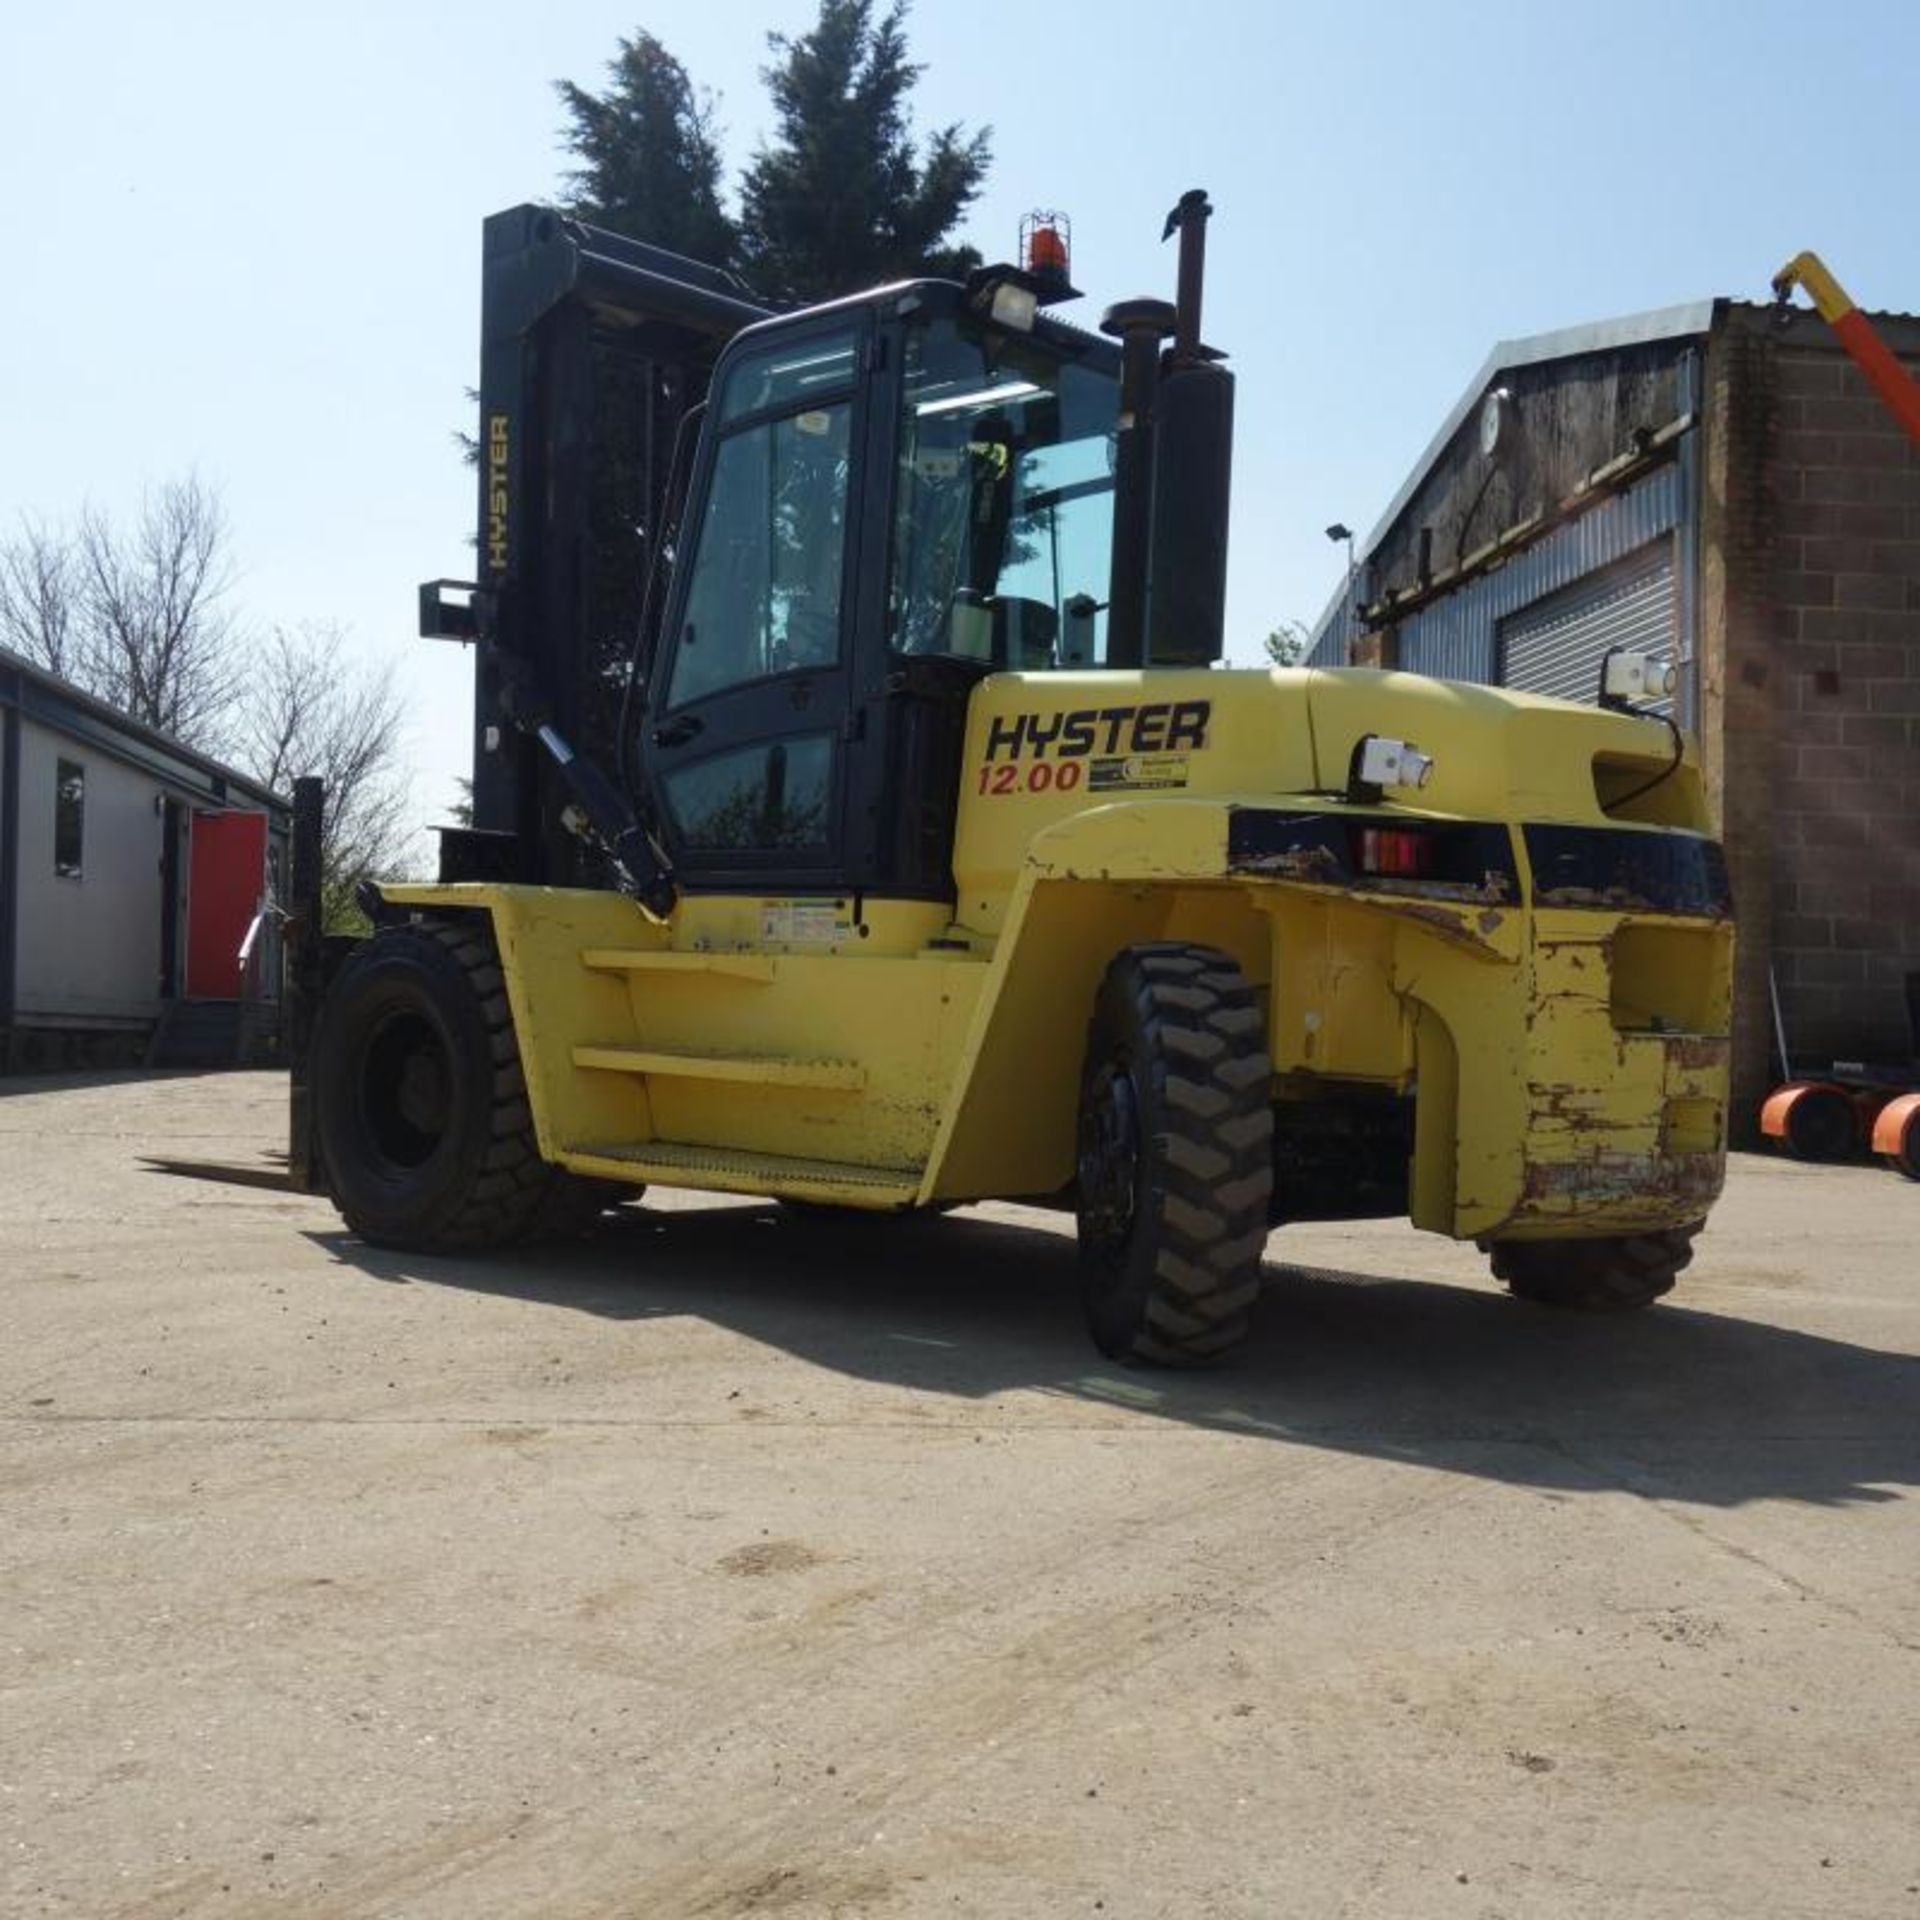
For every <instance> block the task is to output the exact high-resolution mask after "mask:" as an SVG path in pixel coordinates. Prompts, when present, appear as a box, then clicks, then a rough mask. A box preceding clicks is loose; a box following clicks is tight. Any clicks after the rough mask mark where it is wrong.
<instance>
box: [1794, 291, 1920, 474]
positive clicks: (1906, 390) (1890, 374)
mask: <svg viewBox="0 0 1920 1920" xmlns="http://www.w3.org/2000/svg"><path fill="white" fill-rule="evenodd" d="M1796 286H1801V287H1805V288H1806V290H1807V297H1808V298H1809V299H1810V300H1811V301H1812V302H1813V304H1814V308H1815V310H1816V311H1817V312H1818V313H1819V315H1820V318H1821V319H1822V320H1824V321H1825V322H1826V323H1827V325H1828V326H1830V327H1831V328H1832V329H1833V330H1834V332H1835V334H1837V335H1838V336H1839V340H1840V344H1841V345H1842V346H1843V347H1845V348H1846V350H1847V352H1848V353H1849V354H1850V355H1851V356H1852V359H1853V363H1854V365H1855V366H1857V367H1858V368H1859V369H1860V371H1861V372H1862V373H1864V374H1865V375H1866V376H1867V378H1868V380H1869V381H1871V382H1872V384H1873V390H1874V392H1875V393H1877V394H1878V395H1879V396H1880V398H1881V400H1882V401H1883V402H1884V403H1885V405H1886V408H1887V411H1888V412H1889V413H1891V414H1892V415H1893V417H1894V418H1895V419H1896V420H1898V421H1899V422H1900V424H1901V425H1902V426H1903V427H1905V428H1906V430H1907V432H1908V433H1909V434H1911V435H1912V436H1913V439H1914V441H1915V442H1916V443H1917V444H1920V385H1916V384H1915V383H1914V379H1913V376H1912V375H1911V374H1910V373H1908V371H1907V370H1906V368H1905V367H1903V366H1902V365H1901V364H1900V362H1899V361H1898V360H1896V359H1895V358H1894V355H1893V349H1892V348H1891V347H1889V346H1888V345H1887V343H1886V342H1885V341H1884V340H1882V339H1881V338H1880V336H1879V335H1878V334H1877V333H1875V332H1874V330H1873V327H1872V325H1871V323H1870V322H1869V321H1868V319H1867V316H1866V315H1865V314H1864V313H1862V312H1861V311H1860V309H1859V308H1858V307H1856V306H1855V305H1854V304H1853V302H1852V301H1851V300H1850V299H1848V298H1847V291H1846V289H1845V288H1844V287H1843V286H1841V284H1840V282H1839V281H1838V280H1836V279H1835V278H1834V277H1833V275H1832V274H1830V273H1829V272H1828V271H1827V268H1826V263H1825V262H1824V261H1823V260H1822V259H1821V258H1820V256H1819V255H1818V254H1817V253H1796V254H1795V255H1794V256H1793V258H1792V259H1791V260H1789V261H1788V262H1787V264H1786V265H1785V266H1784V267H1782V268H1781V269H1780V271H1779V272H1778V273H1776V274H1775V275H1774V276H1773V292H1774V297H1775V299H1777V300H1780V301H1782V302H1784V301H1785V300H1786V298H1787V296H1788V295H1789V294H1790V293H1792V291H1793V290H1794V288H1795V287H1796Z"/></svg>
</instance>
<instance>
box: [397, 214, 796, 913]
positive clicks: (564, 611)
mask: <svg viewBox="0 0 1920 1920" xmlns="http://www.w3.org/2000/svg"><path fill="white" fill-rule="evenodd" d="M480 314H481V319H480V394H479V400H480V410H479V420H480V430H479V437H478V469H479V476H478V477H479V490H478V491H479V498H478V526H477V531H476V541H475V545H476V550H477V556H478V571H479V578H478V579H477V580H476V581H472V582H464V581H450V580H435V581H429V582H428V583H426V584H425V585H424V586H422V587H421V589H420V631H421V633H422V634H423V635H424V636H426V637H428V638H430V639H456V640H464V641H471V642H472V643H473V647H474V704H473V786H472V799H473V812H472V823H471V826H470V827H465V828H462V827H448V828H443V829H442V837H441V855H440V877H441V878H442V879H443V880H505V881H518V882H522V883H526V884H532V885H546V886H564V885H569V884H575V885H577V884H583V883H584V884H593V883H594V882H595V880H597V879H601V878H602V876H600V875H598V874H596V873H594V872H593V871H592V869H591V864H590V863H591V860H592V855H591V854H590V852H589V850H588V848H587V845H586V844H585V842H583V841H582V839H581V838H580V837H579V836H577V835H575V834H573V833H571V832H569V831H568V829H567V826H566V824H565V823H564V820H563V816H564V815H565V813H566V811H567V809H568V806H569V803H570V801H571V800H573V799H575V798H576V797H577V786H578V778H579V776H578V773H577V772H576V773H574V775H573V778H572V780H571V782H570V779H569V761H570V759H571V756H572V752H573V750H575V749H577V750H578V752H579V754H580V755H581V756H583V760H584V764H585V765H586V766H587V767H588V768H591V767H592V766H593V765H596V764H597V765H598V766H602V767H608V766H618V765H619V764H620V752H619V744H618V742H617V740H616V737H615V725H616V716H617V713H618V710H619V706H620V694H621V688H622V686H623V685H624V682H625V677H626V674H627V671H628V666H629V663H630V661H631V658H632V655H633V650H634V647H635V644H636V642H637V639H638V635H639V624H640V617H641V608H642V602H643V598H644V592H645V586H646V581H647V576H648V573H649V571H650V569H651V568H652V567H653V566H654V564H655V557H656V554H657V551H658V548H659V544H660V538H661V515H662V513H663V511H665V509H666V507H667V500H668V480H669V468H670V466H671V463H672V458H673V451H674V446H675V441H676V437H677V436H678V434H679V431H680V428H681V424H682V422H683V421H684V420H685V419H686V417H687V415H688V414H689V413H690V412H691V411H692V410H693V409H694V408H696V407H697V406H698V405H699V404H700V403H701V401H702V400H703V399H704V397H705V394H706V387H707V379H708V376H709V374H710V372H711V370H712V367H713V363H714V361H715V359H716V358H717V357H718V355H719V353H720V350H721V348H722V347H724V346H725V345H726V343H727V342H728V341H729V340H731V339H732V338H733V336H734V335H735V334H736V333H738V332H739V331H740V329H741V328H743V327H746V326H749V325H751V324H752V323H753V322H755V321H757V320H764V319H766V318H768V317H769V316H768V312H767V309H765V308H764V307H761V306H759V305H757V304H756V303H755V302H754V301H753V300H752V299H751V298H750V297H749V295H748V293H747V290H746V288H745V287H744V285H743V284H742V283H741V282H740V281H739V280H738V279H736V278H735V277H734V276H733V275H732V274H730V273H727V272H725V271H723V270H722V269H720V268H717V267H710V266H705V265H702V264H701V263H699V262H697V261H694V260H689V259H686V258H683V257H682V256H681V255H679V254H674V253H669V252H667V251H665V250H664V249H662V248H659V247H651V246H646V245H643V244H641V243H639V242H637V241H634V240H629V239H626V238H625V237H623V236H622V235H619V234H615V233H609V232H606V231H605V230H603V229H600V228H596V227H590V226H586V225H584V224H582V223H581V222H579V221H577V220H572V219H569V218H568V217H566V216H565V215H563V214H560V213H557V212H555V211H554V210H553V209H551V208H547V207H538V206H520V207H513V208H510V209H509V210H507V211H506V212H504V213H498V214H494V215H493V216H492V217H491V218H489V219H488V220H487V222H486V225H485V238H484V243H483V264H482V269H481V297H480ZM543 742H544V744H543Z"/></svg>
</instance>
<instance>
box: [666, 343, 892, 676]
mask: <svg viewBox="0 0 1920 1920" xmlns="http://www.w3.org/2000/svg"><path fill="white" fill-rule="evenodd" d="M855 347H856V341H855V337H854V336H853V335H852V334H851V333H846V334H835V335H828V336H816V337H815V338H814V339H812V340H810V341H806V342H801V343H795V344H791V345H787V346H785V347H783V348H780V349H774V350H770V351H768V352H767V353H763V354H759V355H754V356H751V357H749V358H748V359H746V360H743V361H742V362H740V363H739V364H738V365H737V366H736V367H735V368H734V369H733V370H732V372H731V373H730V374H729V375H728V377H727V385H726V392H725V394H724V396H723V398H722V402H721V408H720V420H721V426H722V433H723V436H724V437H723V438H722V439H721V442H720V445H719V449H718V451H717V453H716V455H715V458H714V465H713V478H712V482H711V485H710V488H709V491H708V495H707V507H706V515H705V518H704V521H703V523H702V527H701V533H700V545H699V551H698V553H697V555H696V557H695V559H694V564H693V575H692V578H691V580H690V581H689V583H688V589H687V601H686V612H685V615H684V617H683V618H682V621H681V624H680V631H679V634H678V636H677V645H676V646H675V649H674V659H673V667H672V670H671V673H670V676H669V679H668V684H667V702H666V704H667V706H668V707H669V708H676V707H683V706H686V705H687V704H689V703H690V702H692V701H695V700H704V699H707V698H709V697H711V696H712V695H714V694H717V693H724V692H727V691H729V690H730V689H733V688H736V687H741V686H745V685H747V684H749V683H750V682H752V681H755V680H761V679H766V678H769V677H771V676H773V675H775V674H782V673H793V672H798V671H801V670H804V669H807V668H823V667H831V666H832V665H834V663H835V662H836V661H837V660H838V659H839V656H840V635H841V610H842V606H841V603H842V599H843V590H844V585H845V582H844V579H843V574H844V571H845V556H846V544H847V501H848V493H849V482H850V478H851V454H852V429H853V398H852V393H851V391H850V388H851V383H852V381H853V377H854V372H855V367H856V352H855ZM736 423H737V424H736Z"/></svg>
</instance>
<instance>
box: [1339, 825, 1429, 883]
mask: <svg viewBox="0 0 1920 1920" xmlns="http://www.w3.org/2000/svg"><path fill="white" fill-rule="evenodd" d="M1433 855H1434V842H1433V838H1432V836H1431V835H1429V834H1424V833H1405V832H1402V831H1400V830H1398V829H1396V828H1393V827H1363V828H1361V830H1360V831H1359V832H1358V833H1357V834H1355V835H1354V864H1355V865H1356V866H1357V867H1358V868H1359V869H1360V871H1361V872H1362V873H1367V874H1373V875H1375V876H1376V877H1378V878H1381V879H1392V880H1419V879H1423V878H1425V877H1426V876H1427V875H1429V874H1431V873H1432V872H1433V868H1434V858H1433Z"/></svg>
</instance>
